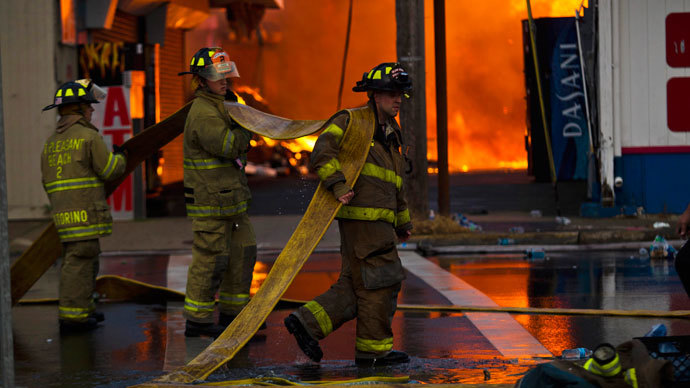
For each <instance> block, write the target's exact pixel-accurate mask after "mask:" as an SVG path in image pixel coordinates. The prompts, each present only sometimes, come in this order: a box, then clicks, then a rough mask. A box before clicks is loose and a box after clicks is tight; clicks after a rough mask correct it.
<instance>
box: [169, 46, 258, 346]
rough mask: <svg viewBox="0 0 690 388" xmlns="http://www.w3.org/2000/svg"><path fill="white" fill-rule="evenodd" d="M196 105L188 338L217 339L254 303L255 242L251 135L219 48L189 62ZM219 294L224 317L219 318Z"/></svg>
mask: <svg viewBox="0 0 690 388" xmlns="http://www.w3.org/2000/svg"><path fill="white" fill-rule="evenodd" d="M182 74H192V75H193V78H192V89H194V90H195V92H194V96H195V99H194V102H193V104H192V107H191V108H190V110H189V114H188V115H187V121H186V122H185V127H184V194H185V202H186V206H187V216H189V217H191V218H192V231H193V233H194V243H193V247H192V256H193V258H192V264H191V265H190V266H189V270H188V274H187V290H186V295H185V303H184V316H185V318H186V320H187V322H186V326H185V335H186V336H188V337H196V336H199V335H205V336H211V337H217V336H218V335H220V334H221V333H222V332H223V330H225V328H226V327H227V325H228V324H229V323H230V322H232V320H233V319H234V318H235V316H237V314H239V312H240V311H241V310H242V308H243V307H244V306H245V305H246V304H247V303H248V302H249V289H250V286H251V283H252V273H253V271H254V264H255V263H256V239H255V236H254V229H253V228H252V225H251V223H250V222H249V217H248V216H247V208H248V206H249V202H250V200H251V193H250V192H249V187H248V186H247V176H246V175H245V172H244V166H245V163H246V160H247V150H248V148H249V141H250V140H251V136H252V134H251V132H249V131H247V130H246V129H244V128H242V127H241V126H240V125H239V124H237V123H236V122H234V121H233V120H232V118H231V117H230V116H229V115H228V113H227V111H226V109H225V107H224V105H223V101H224V99H225V96H226V93H227V94H229V93H228V91H229V90H230V86H231V79H230V78H231V77H239V74H238V73H237V68H236V66H235V63H234V62H232V61H230V58H229V56H228V54H227V53H226V52H225V51H223V49H221V48H218V47H213V48H202V49H201V50H199V51H198V52H197V53H196V54H195V55H194V57H193V58H192V62H191V64H190V71H188V72H184V73H180V75H182ZM218 291H220V292H219V298H218V302H219V310H220V317H219V320H218V324H216V323H215V322H214V315H213V313H214V311H215V300H216V298H215V296H216V292H218Z"/></svg>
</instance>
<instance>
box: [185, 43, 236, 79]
mask: <svg viewBox="0 0 690 388" xmlns="http://www.w3.org/2000/svg"><path fill="white" fill-rule="evenodd" d="M183 74H196V75H198V76H200V77H203V78H205V79H207V80H209V81H218V80H221V79H223V78H231V77H239V76H240V73H238V72H237V65H235V62H233V61H231V60H230V56H229V55H228V53H226V52H225V51H224V50H223V49H222V48H220V47H204V48H202V49H201V50H199V51H197V52H196V54H194V56H193V57H192V62H191V63H190V64H189V71H183V72H181V73H178V74H177V75H183Z"/></svg>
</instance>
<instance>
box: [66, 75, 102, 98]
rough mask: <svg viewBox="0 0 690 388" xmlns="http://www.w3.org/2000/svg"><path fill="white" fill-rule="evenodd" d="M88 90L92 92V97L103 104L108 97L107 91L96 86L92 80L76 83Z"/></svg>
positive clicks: (79, 80)
mask: <svg viewBox="0 0 690 388" xmlns="http://www.w3.org/2000/svg"><path fill="white" fill-rule="evenodd" d="M74 82H76V83H78V84H80V85H82V86H84V87H85V88H86V90H88V91H89V92H91V95H92V96H93V97H94V98H95V99H96V100H97V101H96V102H101V101H104V100H105V97H106V94H107V93H106V91H105V90H103V89H102V88H101V87H100V86H98V85H96V84H95V83H93V81H91V80H90V79H78V80H76V81H74Z"/></svg>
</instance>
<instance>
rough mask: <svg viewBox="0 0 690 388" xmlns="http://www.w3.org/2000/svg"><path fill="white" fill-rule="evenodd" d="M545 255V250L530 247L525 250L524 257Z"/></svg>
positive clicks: (541, 256) (540, 257)
mask: <svg viewBox="0 0 690 388" xmlns="http://www.w3.org/2000/svg"><path fill="white" fill-rule="evenodd" d="M545 257H546V252H544V250H543V249H539V248H530V249H528V250H526V251H525V258H526V259H543V258H545Z"/></svg>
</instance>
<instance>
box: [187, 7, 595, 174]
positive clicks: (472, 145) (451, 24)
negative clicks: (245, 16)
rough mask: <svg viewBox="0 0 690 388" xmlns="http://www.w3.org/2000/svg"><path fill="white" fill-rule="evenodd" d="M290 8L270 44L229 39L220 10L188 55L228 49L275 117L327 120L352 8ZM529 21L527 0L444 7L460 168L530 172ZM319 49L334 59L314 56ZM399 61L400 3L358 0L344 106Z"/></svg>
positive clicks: (429, 71) (429, 65) (430, 67)
mask: <svg viewBox="0 0 690 388" xmlns="http://www.w3.org/2000/svg"><path fill="white" fill-rule="evenodd" d="M580 3H581V0H558V1H553V0H532V1H531V4H532V13H533V15H534V17H535V18H539V17H546V16H569V17H572V16H574V13H575V9H576V8H579V6H580ZM587 3H588V2H587V1H585V5H587ZM290 4H292V5H291V6H286V7H285V8H283V9H282V10H267V11H266V13H265V16H264V18H263V20H262V23H261V31H262V39H263V40H262V41H263V45H254V44H247V42H246V41H244V40H241V39H239V38H237V39H234V38H233V37H232V36H230V35H229V34H228V32H229V29H228V28H227V20H226V17H225V12H223V11H222V10H213V11H212V17H210V18H209V20H207V21H206V22H204V23H203V24H202V25H201V26H200V27H199V28H197V29H194V30H191V31H190V32H189V33H188V35H187V36H188V39H189V40H190V41H192V42H199V44H196V45H195V44H188V45H187V46H188V50H189V52H188V53H187V54H188V55H187V56H188V57H191V55H192V54H194V52H195V51H196V50H197V48H198V47H197V46H200V45H201V44H206V45H209V44H211V43H214V44H216V43H221V45H222V46H223V47H224V48H225V49H226V50H227V51H228V52H229V53H231V56H232V58H233V60H234V61H235V62H236V63H237V65H238V68H239V70H240V73H241V74H242V78H241V80H242V81H243V82H247V83H249V84H252V85H254V86H256V88H250V89H252V90H254V89H256V90H257V91H258V89H260V90H261V91H262V95H263V97H264V98H266V99H267V100H269V101H271V110H272V111H273V112H274V113H275V114H277V115H279V116H283V117H289V118H294V119H325V118H328V117H329V116H331V115H332V114H333V113H334V112H335V110H336V104H337V101H338V96H337V93H338V85H339V82H340V71H341V66H342V60H343V43H344V40H345V34H346V26H347V13H348V2H344V1H343V2H314V3H312V2H308V1H305V0H301V1H300V0H292V2H291V3H290ZM424 4H425V35H426V42H425V47H426V52H425V58H426V85H427V90H426V99H427V107H428V112H427V138H428V145H427V149H428V153H427V156H428V158H429V159H430V160H435V159H436V100H435V86H434V82H435V71H434V69H435V66H434V51H433V50H434V44H433V42H434V36H433V18H432V15H433V2H432V1H431V0H426V1H425V2H424ZM526 18H527V10H526V0H485V1H481V2H470V1H446V42H447V48H446V51H447V69H448V118H449V123H448V130H449V133H448V149H449V155H451V158H450V160H449V164H450V165H449V168H450V171H452V172H462V171H474V170H484V169H525V168H526V167H527V152H526V150H525V112H526V104H525V86H524V84H525V81H524V74H523V44H522V25H521V20H522V19H526ZM304 20H309V21H310V22H309V23H304ZM372 26H375V29H372ZM373 31H375V32H373ZM253 39H256V37H254V38H253ZM202 42H203V43H202ZM305 42H308V44H306V43H305ZM313 52H322V53H327V55H320V56H318V57H314V56H313V55H311V53H313ZM395 60H396V20H395V1H394V0H380V1H371V2H355V3H354V9H353V19H352V30H351V35H350V50H349V54H348V57H347V64H346V73H345V86H346V87H345V89H344V91H343V95H342V106H344V107H354V106H360V105H361V104H362V103H364V102H365V100H366V96H365V95H364V94H362V93H353V92H351V89H350V88H351V87H352V86H353V85H354V84H355V83H356V82H357V81H358V80H360V79H361V77H362V73H363V72H365V71H368V70H369V69H371V68H372V67H373V66H374V65H376V64H378V63H380V62H389V61H395ZM245 80H247V81H245ZM412 101H413V102H414V100H412ZM303 147H304V148H302V149H304V150H310V149H311V147H309V148H307V146H306V145H303ZM431 170H433V168H431Z"/></svg>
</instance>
